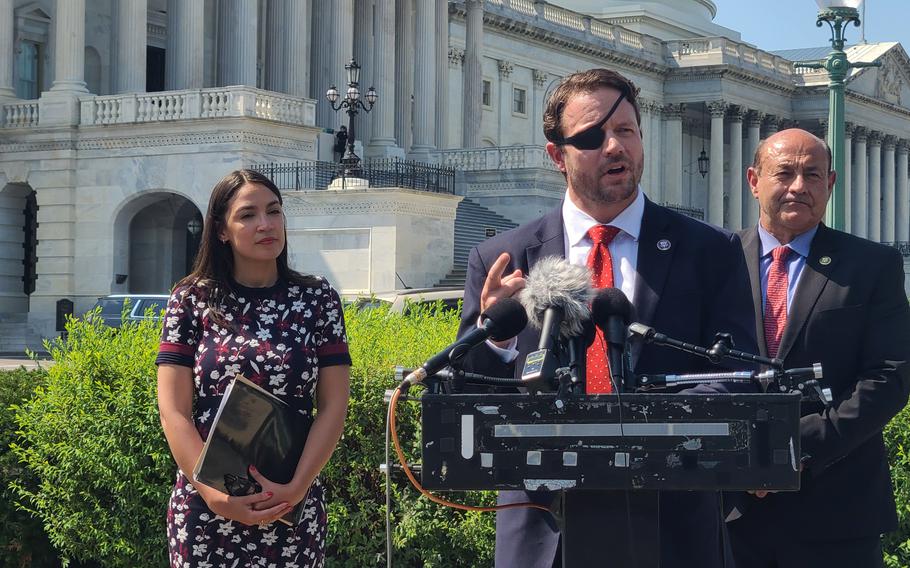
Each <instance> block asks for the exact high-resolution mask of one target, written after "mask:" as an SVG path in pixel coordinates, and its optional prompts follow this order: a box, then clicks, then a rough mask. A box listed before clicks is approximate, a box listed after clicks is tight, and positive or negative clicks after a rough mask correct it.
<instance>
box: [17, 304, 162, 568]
mask: <svg viewBox="0 0 910 568" xmlns="http://www.w3.org/2000/svg"><path fill="white" fill-rule="evenodd" d="M66 329H67V333H68V338H67V340H65V341H64V340H61V339H57V340H55V341H53V342H49V343H48V344H46V348H47V350H48V352H49V354H50V356H51V357H52V358H53V359H54V361H55V362H56V363H55V365H53V366H52V367H50V368H49V369H48V377H47V383H46V385H45V386H42V387H39V388H38V389H37V391H36V396H35V398H34V399H33V400H31V401H29V402H27V403H25V404H23V405H21V406H20V407H18V408H17V409H16V421H17V423H18V426H19V429H20V432H21V437H22V440H23V441H22V442H21V443H14V444H13V445H12V449H13V451H14V453H15V454H16V456H17V457H18V458H19V459H20V460H21V461H22V462H23V463H24V464H25V466H26V467H27V468H28V469H29V470H30V472H31V473H32V474H34V475H35V476H36V477H37V480H38V482H37V485H36V486H35V487H32V486H29V485H27V484H24V483H21V482H15V483H13V485H12V487H13V488H14V489H15V491H16V492H17V493H18V495H19V497H20V499H21V500H22V502H23V503H24V504H25V505H26V506H27V507H28V508H29V509H30V510H31V511H32V513H33V514H34V515H35V516H36V517H38V518H39V519H40V520H41V521H42V523H43V525H44V528H45V530H46V531H47V535H48V536H49V537H50V540H51V542H52V543H53V545H54V546H55V547H57V549H58V550H59V551H60V553H61V554H62V555H64V556H65V557H68V558H75V559H77V560H90V559H95V560H99V561H101V562H103V563H104V565H105V566H112V567H121V566H122V567H132V566H163V565H165V563H166V562H165V557H166V545H165V529H164V519H165V510H166V503H167V496H168V494H169V489H170V486H171V483H172V481H173V476H174V465H173V460H172V458H171V456H170V452H169V450H168V448H167V445H166V443H165V441H164V436H163V435H162V433H161V426H160V423H159V420H158V412H157V405H156V399H155V397H156V385H155V380H154V377H155V369H154V364H153V362H154V357H155V353H156V352H157V347H158V334H159V324H157V323H155V322H154V321H152V320H146V321H143V322H140V323H135V322H125V323H124V324H123V327H122V328H120V329H114V328H111V327H107V326H105V325H103V324H102V323H101V321H100V318H97V317H91V316H90V317H89V318H88V319H87V320H70V321H69V322H68V323H67V326H66Z"/></svg>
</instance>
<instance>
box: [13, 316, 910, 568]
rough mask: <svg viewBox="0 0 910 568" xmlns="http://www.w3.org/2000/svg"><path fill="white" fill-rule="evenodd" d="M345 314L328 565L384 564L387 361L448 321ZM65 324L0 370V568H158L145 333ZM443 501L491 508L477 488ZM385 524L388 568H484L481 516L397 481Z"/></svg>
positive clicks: (907, 472) (404, 419) (909, 539)
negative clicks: (347, 368)
mask: <svg viewBox="0 0 910 568" xmlns="http://www.w3.org/2000/svg"><path fill="white" fill-rule="evenodd" d="M345 317H346V319H347V325H348V334H349V341H350V344H351V351H352V357H353V359H354V368H353V370H352V381H351V402H350V410H349V413H348V420H347V423H346V425H345V430H344V436H343V438H342V441H341V442H340V444H339V446H338V449H337V450H336V452H335V455H334V456H333V457H332V460H331V461H330V462H329V465H328V466H327V467H326V470H325V471H324V473H323V479H324V481H325V483H326V485H327V488H328V491H329V519H330V530H329V539H328V551H329V552H328V566H330V567H358V568H359V567H363V566H384V565H385V522H384V519H385V496H384V478H383V476H382V475H381V474H380V472H379V469H378V466H379V464H380V463H381V462H382V461H383V459H384V451H383V442H384V419H385V412H384V409H385V406H384V403H383V393H384V391H385V390H386V389H390V388H392V387H394V385H395V380H394V375H393V366H394V365H396V364H398V365H404V366H415V365H417V364H419V363H420V362H422V361H423V360H425V359H426V358H427V357H428V356H429V355H431V354H432V353H435V352H436V351H438V350H439V349H441V348H442V347H443V346H445V345H446V344H447V343H448V342H449V341H450V340H451V338H452V337H453V336H454V334H455V329H456V327H457V324H458V319H457V316H456V315H455V314H453V313H451V312H445V311H442V310H439V309H434V308H423V309H418V310H417V311H412V312H411V313H410V314H408V315H405V316H402V315H398V314H391V313H389V312H388V310H387V309H386V308H377V309H374V310H363V311H354V310H353V309H351V308H349V309H347V310H346V312H345ZM67 329H68V334H69V339H68V340H67V341H66V342H63V341H56V342H54V343H52V344H50V345H49V346H48V347H49V351H50V354H51V356H52V357H53V358H54V360H55V361H56V364H55V365H54V366H52V367H50V369H49V370H48V371H47V372H46V374H45V372H43V371H33V372H26V371H15V372H3V373H0V405H2V406H0V443H2V446H0V489H2V490H3V491H2V492H0V499H2V501H0V539H2V540H0V559H2V561H0V568H13V567H16V568H18V567H20V566H51V565H55V564H56V561H55V556H56V553H55V551H54V548H53V547H56V549H57V550H59V554H60V555H61V556H62V557H65V558H70V559H75V560H76V561H82V562H87V563H93V562H98V564H99V565H102V566H112V567H120V566H124V567H125V566H165V565H166V560H165V555H166V544H165V529H164V524H165V508H166V503H167V496H168V494H169V492H170V489H171V485H172V483H173V478H174V472H175V465H174V463H173V460H172V459H171V456H170V452H169V451H168V449H167V445H166V443H165V441H164V437H163V435H162V433H161V427H160V423H159V420H158V412H157V406H156V401H155V380H154V376H155V368H154V363H153V361H154V357H155V353H156V351H157V343H158V326H157V325H156V324H154V323H152V322H151V321H144V322H141V323H125V324H124V326H123V328H121V329H120V330H119V331H118V330H114V329H112V328H108V327H105V326H104V325H102V324H101V323H100V321H97V320H92V319H89V320H88V321H85V320H73V321H71V322H69V324H68V326H67ZM10 405H14V406H13V407H12V410H11V409H10ZM400 406H401V408H400V410H399V430H400V434H401V438H402V443H403V445H404V446H405V451H406V453H407V454H408V456H409V460H410V461H419V450H418V445H419V444H418V434H417V431H418V422H417V420H418V413H417V412H416V410H417V409H416V405H415V404H414V403H413V402H404V403H402V404H401V405H400ZM14 421H15V424H14ZM17 429H18V432H17V433H16V434H15V435H14V434H13V432H14V431H16V430H17ZM885 439H886V443H887V445H888V451H889V460H890V463H891V470H892V476H893V478H894V484H895V497H896V500H897V502H898V513H899V516H900V523H901V524H900V530H899V531H898V532H897V533H895V534H893V535H889V536H888V538H887V539H886V541H885V549H886V560H887V563H888V566H889V568H898V567H905V566H910V457H908V449H910V411H908V410H907V409H905V410H904V411H903V412H901V413H900V414H899V415H898V416H897V417H896V418H895V419H894V420H893V421H892V422H891V423H890V424H889V425H888V427H887V428H886V430H885ZM8 448H11V451H8ZM393 460H394V455H393ZM451 498H452V499H453V500H456V501H459V502H469V503H479V504H490V503H492V500H493V497H492V495H491V494H489V493H485V494H480V493H476V494H469V495H463V494H456V495H453V496H452V497H451ZM29 512H30V513H31V514H29ZM391 515H392V519H393V521H392V522H393V527H394V532H393V540H394V545H395V552H394V565H396V566H417V565H423V566H427V567H442V566H445V567H459V566H477V567H480V566H491V565H492V563H493V541H494V528H493V527H494V524H493V521H494V519H493V515H491V514H479V513H462V512H458V511H454V510H451V509H446V508H442V507H440V506H437V505H435V504H433V503H430V502H428V501H427V500H426V499H423V498H421V497H419V496H418V495H417V493H416V492H415V491H414V490H413V489H412V488H411V487H410V485H409V484H408V483H407V481H406V480H404V479H403V478H402V479H398V480H396V482H395V483H394V487H393V509H392V511H391ZM42 527H43V531H42V530H41V529H42ZM49 543H52V545H53V546H51V544H49Z"/></svg>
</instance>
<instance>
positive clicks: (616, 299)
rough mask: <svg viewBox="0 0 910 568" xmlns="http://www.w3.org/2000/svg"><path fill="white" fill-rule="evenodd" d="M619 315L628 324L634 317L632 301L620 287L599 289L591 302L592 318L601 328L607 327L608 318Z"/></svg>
mask: <svg viewBox="0 0 910 568" xmlns="http://www.w3.org/2000/svg"><path fill="white" fill-rule="evenodd" d="M613 316H619V317H620V318H622V322H623V323H625V324H627V323H629V321H631V319H632V303H631V302H629V298H627V297H626V295H625V294H624V293H623V291H622V290H620V289H619V288H601V289H599V290H597V295H596V296H594V301H593V302H591V319H593V320H594V323H596V324H597V326H598V327H600V328H601V329H605V328H606V327H607V319H609V318H611V317H613Z"/></svg>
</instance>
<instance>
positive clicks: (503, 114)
mask: <svg viewBox="0 0 910 568" xmlns="http://www.w3.org/2000/svg"><path fill="white" fill-rule="evenodd" d="M496 66H497V67H498V68H499V110H498V112H497V113H496V115H497V116H498V119H499V120H498V124H497V127H496V142H497V144H499V145H500V146H505V145H506V141H505V138H506V131H508V130H509V126H510V122H511V120H512V82H511V81H510V80H509V78H510V77H511V76H512V71H513V70H514V67H513V65H512V63H511V62H510V61H506V60H505V59H501V60H499V61H497V62H496Z"/></svg>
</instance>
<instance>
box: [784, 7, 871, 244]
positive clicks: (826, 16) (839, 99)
mask: <svg viewBox="0 0 910 568" xmlns="http://www.w3.org/2000/svg"><path fill="white" fill-rule="evenodd" d="M862 2H863V0H815V3H816V4H818V20H816V22H815V25H816V26H818V27H822V24H823V23H826V24H828V26H829V27H830V28H831V47H832V50H831V53H829V54H828V57H827V58H826V59H824V60H823V61H797V62H795V63H794V64H793V66H794V67H796V68H806V69H824V70H825V71H827V72H828V81H829V82H828V145H829V146H830V147H831V162H832V164H831V165H832V168H833V169H834V171H835V172H837V181H836V182H835V185H834V194H833V195H832V196H831V201H830V202H828V209H827V211H826V212H825V224H826V225H828V226H829V227H834V228H835V229H840V230H843V229H844V227H845V213H844V211H845V207H846V202H845V196H844V184H845V182H846V179H845V178H844V138H845V136H844V120H845V113H844V82H845V81H846V79H847V74H848V73H849V72H850V69H851V68H855V67H877V66H879V65H880V64H879V63H863V62H857V63H851V62H850V61H849V60H848V59H847V54H846V53H844V43H845V38H844V31H845V28H846V27H847V25H848V24H849V23H850V22H853V25H855V26H859V24H860V21H859V10H858V8H859V5H860V4H861V3H862Z"/></svg>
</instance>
